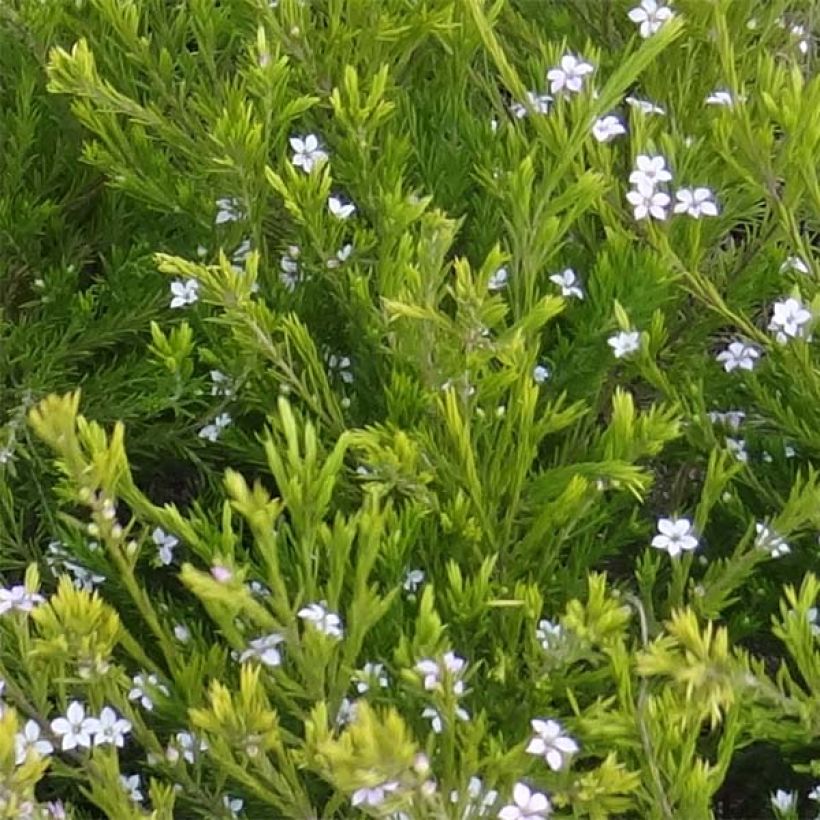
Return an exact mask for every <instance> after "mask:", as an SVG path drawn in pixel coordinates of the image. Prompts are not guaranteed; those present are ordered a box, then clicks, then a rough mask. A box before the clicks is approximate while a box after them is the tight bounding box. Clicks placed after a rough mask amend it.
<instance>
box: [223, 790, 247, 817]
mask: <svg viewBox="0 0 820 820" xmlns="http://www.w3.org/2000/svg"><path fill="white" fill-rule="evenodd" d="M222 805H223V806H224V807H225V808H226V809H227V810H228V811H229V812H230V813H231V817H239V812H241V811H242V807H243V806H244V805H245V801H244V800H243V799H242V798H241V797H231V796H230V795H228V794H226V795H223V797H222Z"/></svg>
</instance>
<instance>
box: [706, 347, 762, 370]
mask: <svg viewBox="0 0 820 820" xmlns="http://www.w3.org/2000/svg"><path fill="white" fill-rule="evenodd" d="M759 358H760V351H759V350H758V349H757V348H756V347H755V346H754V345H750V344H747V343H746V342H740V341H738V342H732V343H731V344H730V345H729V346H728V347H727V348H726V349H725V350H722V351H721V352H720V353H718V355H717V356H716V359H717V361H719V362H720V363H721V364H722V365H723V369H724V370H725V371H726V372H727V373H731V372H732V371H733V370H737V369H740V370H754V367H755V364H756V363H757V360H758V359H759Z"/></svg>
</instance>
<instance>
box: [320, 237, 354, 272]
mask: <svg viewBox="0 0 820 820" xmlns="http://www.w3.org/2000/svg"><path fill="white" fill-rule="evenodd" d="M351 253H353V245H351V244H350V242H348V243H347V244H346V245H342V247H341V248H339V250H338V251H336V255H335V256H332V257H331V258H330V259H328V260H327V262H325V265H326V266H327V267H328V269H330V270H335V269H336V268H338V267H339V265H342V264H343V263H345V262H347V260H348V259H349V258H350V254H351Z"/></svg>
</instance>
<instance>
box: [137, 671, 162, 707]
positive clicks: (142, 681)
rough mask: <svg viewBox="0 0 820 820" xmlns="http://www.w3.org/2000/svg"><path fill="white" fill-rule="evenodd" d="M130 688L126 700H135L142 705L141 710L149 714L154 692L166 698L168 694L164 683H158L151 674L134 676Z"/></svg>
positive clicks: (152, 704) (141, 673)
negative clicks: (145, 710)
mask: <svg viewBox="0 0 820 820" xmlns="http://www.w3.org/2000/svg"><path fill="white" fill-rule="evenodd" d="M132 684H133V685H132V687H131V689H130V691H129V692H128V700H137V701H139V702H140V704H142V707H143V709H147V710H148V711H149V712H150V711H151V710H152V709H153V708H154V700H153V697H154V695H153V693H154V691H156V692H160V693H161V694H163V695H165V697H168V695H169V694H170V692H169V691H168V687H167V686H166V685H165V684H164V683H160V681H159V678H158V677H157V676H156V675H154V674H153V673H152V674H150V675H149V674H146V673H143V672H140V673H138V674H136V675H134V679H133V681H132Z"/></svg>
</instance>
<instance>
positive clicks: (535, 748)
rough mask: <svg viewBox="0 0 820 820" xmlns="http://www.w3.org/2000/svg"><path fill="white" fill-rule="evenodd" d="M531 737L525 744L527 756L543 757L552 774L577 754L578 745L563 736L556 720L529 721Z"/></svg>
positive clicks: (566, 736) (562, 731) (568, 737)
mask: <svg viewBox="0 0 820 820" xmlns="http://www.w3.org/2000/svg"><path fill="white" fill-rule="evenodd" d="M530 725H531V726H532V731H533V737H532V738H531V740H530V742H529V743H528V744H527V748H526V749H525V751H526V752H527V754H531V755H537V756H538V757H543V758H544V760H545V761H546V763H547V766H549V767H550V768H551V769H552V770H553V771H554V772H557V771H559V770H560V769H562V768H563V767H564V765H565V764H566V763H567V761H568V760H569V759H570V758H571V757H572V755H574V754H576V753H577V752H578V744H577V743H576V742H575V741H574V740H573V739H572V738H571V737H570V736H569V735H565V734H564V730H563V728H562V727H561V724H560V723H559V722H558V721H557V720H539V719H537V718H536V719H535V720H531V721H530Z"/></svg>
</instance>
